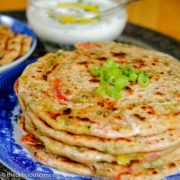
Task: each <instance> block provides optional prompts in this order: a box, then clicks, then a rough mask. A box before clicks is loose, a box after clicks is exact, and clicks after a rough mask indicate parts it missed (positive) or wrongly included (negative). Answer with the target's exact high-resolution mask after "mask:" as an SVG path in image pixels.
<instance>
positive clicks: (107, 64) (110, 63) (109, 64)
mask: <svg viewBox="0 0 180 180" xmlns="http://www.w3.org/2000/svg"><path fill="white" fill-rule="evenodd" d="M116 67H118V64H117V63H116V62H114V61H113V60H110V59H109V60H107V61H106V62H105V63H104V64H103V67H102V69H103V70H105V71H106V70H108V69H109V68H116Z"/></svg>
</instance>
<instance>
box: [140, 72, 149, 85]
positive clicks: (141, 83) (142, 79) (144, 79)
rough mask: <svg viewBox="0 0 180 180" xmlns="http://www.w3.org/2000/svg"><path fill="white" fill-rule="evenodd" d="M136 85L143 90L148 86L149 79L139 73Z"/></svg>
mask: <svg viewBox="0 0 180 180" xmlns="http://www.w3.org/2000/svg"><path fill="white" fill-rule="evenodd" d="M138 84H139V85H140V86H141V87H143V88H145V87H147V86H148V85H149V78H148V77H147V76H146V75H144V74H142V73H141V74H140V75H139V76H138Z"/></svg>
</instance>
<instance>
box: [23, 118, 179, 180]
mask: <svg viewBox="0 0 180 180" xmlns="http://www.w3.org/2000/svg"><path fill="white" fill-rule="evenodd" d="M23 123H24V121H23V120H22V119H21V121H20V126H21V128H23V131H24V137H23V138H22V143H23V145H25V147H26V148H28V149H29V150H30V151H31V152H32V153H33V154H34V156H35V157H36V159H37V161H39V162H41V163H42V164H45V165H49V166H51V167H54V168H56V169H58V170H61V171H67V172H71V173H76V174H81V175H90V176H98V177H100V179H102V178H103V177H106V176H108V177H109V178H112V179H114V178H116V179H120V178H125V179H126V178H127V177H128V178H127V179H133V178H134V177H136V178H140V177H141V178H142V177H144V176H146V178H148V179H150V178H153V176H155V177H156V178H157V177H158V178H161V177H163V175H164V174H163V171H164V169H169V171H165V174H166V175H170V174H171V173H172V172H173V173H176V172H178V170H179V165H180V164H179V155H180V154H179V153H180V151H179V149H176V150H174V151H171V153H169V154H168V155H167V156H165V157H162V158H160V159H158V160H156V161H154V162H153V163H152V164H149V163H147V162H140V161H138V160H136V161H133V162H132V163H131V164H130V165H124V166H120V165H118V164H116V163H107V162H96V163H94V164H93V166H92V165H91V166H90V165H88V164H87V165H84V164H81V163H79V162H77V161H73V160H71V159H69V158H65V157H62V156H59V155H55V154H52V153H51V152H48V150H47V148H45V147H44V144H43V142H41V141H39V140H38V139H37V138H36V137H35V136H33V135H32V134H29V133H28V131H27V129H26V128H24V125H23ZM166 164H167V165H166ZM76 171H77V172H76ZM161 171H162V172H161ZM130 173H131V174H130ZM150 175H151V176H150Z"/></svg>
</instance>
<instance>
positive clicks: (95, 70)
mask: <svg viewBox="0 0 180 180" xmlns="http://www.w3.org/2000/svg"><path fill="white" fill-rule="evenodd" d="M91 73H92V74H93V75H94V76H100V74H101V69H100V68H99V67H97V66H95V67H93V68H92V70H91Z"/></svg>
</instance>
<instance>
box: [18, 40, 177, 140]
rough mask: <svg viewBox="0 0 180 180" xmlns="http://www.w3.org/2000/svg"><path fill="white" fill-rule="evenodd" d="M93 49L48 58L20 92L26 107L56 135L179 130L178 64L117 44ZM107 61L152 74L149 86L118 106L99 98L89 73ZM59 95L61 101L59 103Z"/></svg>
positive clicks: (132, 90)
mask: <svg viewBox="0 0 180 180" xmlns="http://www.w3.org/2000/svg"><path fill="white" fill-rule="evenodd" d="M92 46H93V47H92V48H88V49H87V48H86V50H84V51H81V49H77V50H75V51H73V52H63V51H60V52H58V53H57V54H48V55H46V56H45V57H43V58H40V60H38V61H37V62H36V63H34V64H32V65H30V66H28V67H27V68H26V69H25V71H24V72H23V74H22V76H21V77H20V78H19V85H18V90H17V91H18V96H19V97H21V100H22V101H23V102H24V104H25V107H26V108H27V109H29V111H32V112H34V113H35V114H36V115H37V116H38V117H39V118H41V119H43V120H44V121H45V122H46V123H47V124H49V125H50V126H51V127H53V128H54V129H57V130H64V131H68V132H71V133H74V134H86V135H92V136H98V137H102V138H118V137H130V136H135V135H139V136H147V135H151V134H157V133H161V132H163V131H166V130H168V129H175V128H176V129H179V128H180V123H179V119H180V111H179V109H180V103H179V96H180V91H179V89H180V78H179V74H180V63H179V62H178V61H177V60H175V59H174V58H172V57H170V56H168V55H165V54H162V53H158V52H155V51H153V50H145V49H141V48H138V47H131V46H127V45H122V44H116V43H94V44H92ZM84 49H85V48H84ZM84 52H86V53H84ZM87 52H88V53H87ZM122 54H123V55H122ZM109 58H110V59H113V60H114V61H116V62H118V63H120V64H123V63H126V64H128V65H131V66H133V67H135V68H137V69H138V68H140V69H142V70H146V71H147V72H150V73H151V74H152V78H151V83H150V86H149V87H147V88H141V87H139V86H138V85H136V84H133V83H132V84H130V85H129V86H128V87H126V90H125V91H124V94H123V98H122V99H121V100H119V101H117V100H114V99H112V98H109V97H99V96H97V95H96V94H95V92H94V90H95V88H96V87H97V86H98V82H97V79H95V78H94V77H93V76H92V74H91V72H90V69H91V68H92V66H93V65H95V64H96V65H97V64H99V65H100V64H102V63H103V62H104V61H105V60H106V59H109ZM59 86H60V87H59ZM57 93H60V94H62V95H63V96H61V98H62V99H61V100H59V99H58V98H57ZM84 99H85V100H84ZM84 101H86V102H84ZM99 112H101V114H100V113H99Z"/></svg>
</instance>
